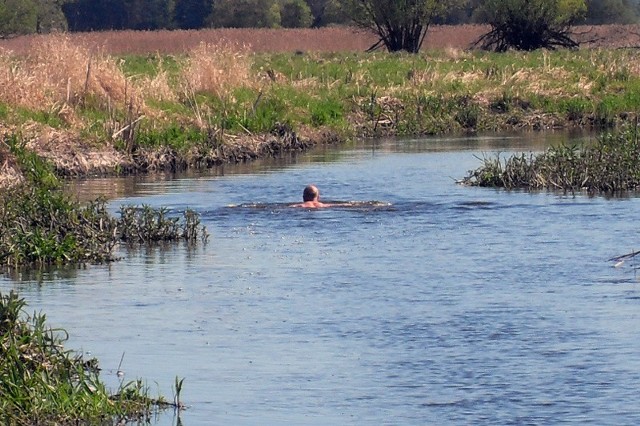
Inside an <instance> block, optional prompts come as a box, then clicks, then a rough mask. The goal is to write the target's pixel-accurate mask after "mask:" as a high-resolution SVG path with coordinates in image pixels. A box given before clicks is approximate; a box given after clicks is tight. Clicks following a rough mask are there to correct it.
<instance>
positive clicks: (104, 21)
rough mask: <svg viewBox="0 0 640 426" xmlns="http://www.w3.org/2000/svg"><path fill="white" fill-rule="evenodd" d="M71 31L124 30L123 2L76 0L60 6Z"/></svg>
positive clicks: (124, 12)
mask: <svg viewBox="0 0 640 426" xmlns="http://www.w3.org/2000/svg"><path fill="white" fill-rule="evenodd" d="M62 10H63V12H64V15H65V16H66V18H67V22H68V23H69V30H71V31H94V30H96V31H97V30H121V29H124V28H126V22H127V19H126V17H127V11H126V8H125V3H124V1H123V0H76V1H74V2H73V3H67V4H65V5H63V6H62Z"/></svg>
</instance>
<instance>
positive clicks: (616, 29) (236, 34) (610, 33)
mask: <svg viewBox="0 0 640 426" xmlns="http://www.w3.org/2000/svg"><path fill="white" fill-rule="evenodd" d="M488 30H489V27H487V26H483V25H457V26H448V25H434V26H432V27H431V29H430V30H429V33H428V35H427V39H426V40H425V43H424V46H423V49H440V48H446V47H453V48H459V49H466V48H469V46H470V45H471V44H472V43H473V42H474V41H476V40H477V39H478V38H479V37H480V36H481V35H482V34H484V33H486V32H487V31H488ZM574 33H575V34H576V39H577V40H578V41H579V42H580V43H581V45H582V46H583V47H587V48H590V47H610V48H618V47H636V46H640V25H602V26H577V27H575V28H574ZM42 37H43V36H38V35H32V36H23V37H17V38H13V39H7V40H0V48H3V49H8V50H11V51H13V52H15V53H17V54H22V53H26V52H28V51H29V50H30V49H31V46H32V44H33V43H36V42H38V40H39V39H40V38H42ZM69 37H70V39H71V40H72V41H73V43H74V44H82V45H84V46H85V47H86V48H87V49H89V50H92V51H93V50H96V49H100V50H101V51H103V52H104V53H107V54H114V55H122V54H145V53H160V54H178V53H184V52H188V51H190V50H192V49H194V48H196V47H197V46H199V45H200V44H201V43H205V44H220V43H230V44H233V45H243V46H246V47H247V48H249V49H251V51H253V52H295V51H314V52H344V51H363V50H366V49H368V48H369V47H371V46H372V45H373V44H374V43H375V42H376V41H377V40H378V38H377V36H376V35H374V34H371V33H368V32H364V31H362V30H357V29H354V28H350V27H329V28H317V29H309V28H306V29H234V28H223V29H205V30H176V31H167V30H163V31H109V32H92V33H73V34H69Z"/></svg>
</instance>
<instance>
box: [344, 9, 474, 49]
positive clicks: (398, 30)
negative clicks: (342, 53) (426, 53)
mask: <svg viewBox="0 0 640 426" xmlns="http://www.w3.org/2000/svg"><path fill="white" fill-rule="evenodd" d="M341 1H342V4H343V6H344V8H345V10H346V11H347V13H348V14H349V16H351V19H352V20H353V22H355V24H356V25H358V26H359V27H361V28H365V29H367V30H370V31H372V32H374V33H376V34H377V35H378V36H379V37H380V40H379V41H378V42H377V43H376V44H374V45H373V46H371V49H375V48H377V47H378V46H381V45H384V46H385V47H386V48H387V50H389V51H390V52H398V51H407V52H411V53H418V51H420V47H421V46H422V43H423V42H424V39H425V37H426V35H427V31H428V29H429V25H431V23H432V22H433V21H434V19H435V18H436V17H438V16H443V15H445V14H446V13H449V12H450V11H451V9H453V8H455V7H458V6H460V5H462V4H464V3H465V0H341Z"/></svg>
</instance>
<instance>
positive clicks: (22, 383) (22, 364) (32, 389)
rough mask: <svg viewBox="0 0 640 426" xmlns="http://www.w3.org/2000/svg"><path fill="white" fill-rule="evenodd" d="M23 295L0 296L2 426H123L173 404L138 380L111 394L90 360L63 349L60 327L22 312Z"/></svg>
mask: <svg viewBox="0 0 640 426" xmlns="http://www.w3.org/2000/svg"><path fill="white" fill-rule="evenodd" d="M25 306H26V303H25V301H24V299H22V298H19V297H18V295H17V294H15V293H13V292H11V293H9V294H0V420H2V423H3V424H7V425H27V424H30V425H37V424H56V425H77V424H124V422H125V421H142V422H144V421H145V419H149V418H150V416H151V415H152V414H153V412H154V410H158V409H161V408H166V407H170V406H174V407H176V408H180V407H179V405H180V403H179V400H177V401H174V402H173V403H169V402H167V401H165V400H164V398H161V397H160V398H152V397H150V396H149V393H148V390H147V387H146V386H145V385H144V384H143V383H142V382H141V381H139V380H136V381H133V382H129V383H122V384H121V386H120V387H119V389H117V391H116V392H115V393H112V392H110V391H109V390H107V388H106V386H105V385H104V383H103V382H102V381H101V380H100V377H99V372H100V369H99V367H98V362H97V360H96V359H84V358H83V357H82V356H81V355H77V354H76V353H75V352H73V351H71V350H67V349H65V348H64V346H63V344H64V342H65V341H66V340H67V334H66V332H65V331H64V330H60V329H52V328H51V327H49V326H48V325H47V324H46V319H45V316H44V314H37V313H34V314H33V315H28V314H27V313H26V310H25Z"/></svg>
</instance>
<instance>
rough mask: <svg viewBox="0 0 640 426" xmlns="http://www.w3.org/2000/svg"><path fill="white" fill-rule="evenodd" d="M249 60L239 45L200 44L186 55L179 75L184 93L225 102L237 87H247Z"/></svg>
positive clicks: (251, 82) (249, 84)
mask: <svg viewBox="0 0 640 426" xmlns="http://www.w3.org/2000/svg"><path fill="white" fill-rule="evenodd" d="M251 65H252V61H251V57H250V56H249V51H248V49H247V48H246V47H245V46H243V45H233V44H228V43H223V44H209V43H201V44H200V45H198V47H196V48H195V49H193V50H191V51H190V52H189V54H188V58H187V61H186V65H185V68H184V70H183V72H182V84H183V87H184V88H185V91H186V93H208V94H211V95H214V96H216V97H218V98H221V99H225V98H227V96H228V95H229V94H230V93H231V92H232V91H233V89H235V88H238V87H243V86H244V87H251V86H252V85H253V80H252V78H251Z"/></svg>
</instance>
